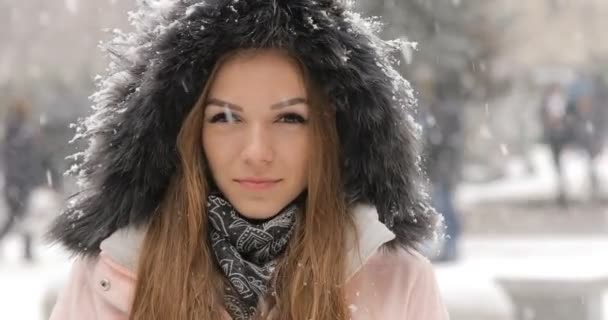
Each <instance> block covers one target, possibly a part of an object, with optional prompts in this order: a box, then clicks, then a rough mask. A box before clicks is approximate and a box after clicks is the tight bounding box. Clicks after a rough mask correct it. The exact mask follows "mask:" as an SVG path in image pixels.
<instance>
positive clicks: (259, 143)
mask: <svg viewBox="0 0 608 320" xmlns="http://www.w3.org/2000/svg"><path fill="white" fill-rule="evenodd" d="M248 131H249V134H248V137H246V138H245V140H246V141H245V145H244V148H243V158H244V160H245V162H246V163H247V164H248V165H250V166H253V167H259V166H266V165H268V164H270V163H271V162H272V160H274V150H273V149H274V148H273V146H272V135H271V134H270V130H269V129H267V128H264V126H263V125H255V126H252V127H251V130H248Z"/></svg>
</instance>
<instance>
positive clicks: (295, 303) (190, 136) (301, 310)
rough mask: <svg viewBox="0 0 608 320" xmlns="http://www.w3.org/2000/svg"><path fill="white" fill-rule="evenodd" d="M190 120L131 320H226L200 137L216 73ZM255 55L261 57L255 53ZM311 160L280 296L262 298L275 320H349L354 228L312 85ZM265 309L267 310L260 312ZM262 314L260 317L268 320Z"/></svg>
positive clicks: (329, 124)
mask: <svg viewBox="0 0 608 320" xmlns="http://www.w3.org/2000/svg"><path fill="white" fill-rule="evenodd" d="M245 53H247V54H249V53H250V50H248V51H246V52H243V51H240V52H238V53H232V54H229V55H226V56H225V57H223V58H222V59H221V60H220V61H219V62H218V63H217V64H216V66H215V69H214V71H213V72H212V74H211V76H210V78H209V80H208V81H207V85H206V87H205V89H204V90H203V94H202V95H201V97H200V98H199V100H198V101H197V103H196V105H195V106H194V108H193V109H192V111H191V112H190V114H189V115H188V116H187V118H186V120H185V121H184V124H183V125H182V128H181V131H180V133H179V136H178V139H177V146H178V151H179V155H180V159H181V162H180V166H179V169H178V171H177V173H176V174H175V176H174V178H173V180H172V182H171V184H170V186H169V188H168V192H167V194H166V196H165V198H164V199H163V201H162V204H161V206H160V208H159V209H158V210H159V211H158V212H157V213H156V214H155V216H154V218H153V219H152V220H151V222H150V224H149V226H148V230H147V233H146V236H145V239H144V242H143V245H142V248H141V252H140V257H139V270H138V281H137V285H136V290H135V298H134V301H133V305H132V310H131V316H130V319H131V320H160V319H162V320H166V319H180V320H181V319H189V320H195V319H196V320H198V319H221V318H222V312H221V311H219V310H222V308H221V306H223V288H224V283H225V280H224V277H223V275H221V273H220V272H219V270H218V267H217V265H216V264H215V261H214V258H213V253H212V252H211V249H210V248H211V247H210V244H209V243H208V240H207V231H208V226H207V212H206V198H207V194H208V192H209V183H208V181H209V180H207V179H208V178H210V177H207V176H206V174H205V173H206V168H205V159H204V152H203V149H202V141H201V132H202V125H203V124H202V122H203V121H202V119H203V115H204V107H205V101H206V99H207V94H208V90H209V86H210V83H212V81H213V78H214V75H215V73H216V71H217V69H218V68H219V67H220V66H221V64H222V62H223V61H225V60H226V59H229V58H230V57H232V56H234V55H235V54H245ZM252 54H255V52H253V53H252ZM299 65H300V67H301V70H302V72H303V73H304V77H305V80H306V83H307V89H308V90H307V91H308V99H309V104H310V117H311V118H310V120H311V121H309V125H310V126H311V127H310V129H311V130H310V132H311V137H312V139H311V149H313V150H315V152H312V153H311V158H310V160H309V161H310V164H309V175H308V187H307V198H306V202H305V205H304V208H303V210H302V212H301V215H300V216H299V217H298V223H297V230H296V232H295V233H294V235H293V236H292V239H291V240H290V244H289V246H288V248H287V249H286V253H285V254H284V256H283V257H282V258H280V263H279V266H278V268H277V271H276V274H275V278H274V290H275V291H274V292H272V293H269V295H268V297H266V298H265V299H264V304H265V305H267V306H270V307H269V308H270V309H272V313H271V314H272V318H273V319H292V320H309V319H315V320H316V319H328V320H329V319H332V320H335V319H347V317H348V316H347V315H348V310H347V308H346V302H345V300H344V280H345V270H346V265H345V260H346V259H345V253H346V241H345V239H346V237H347V233H348V232H354V230H355V228H354V223H353V221H352V218H351V217H350V216H349V215H348V213H347V206H346V203H345V199H344V195H343V193H342V182H341V179H340V158H339V154H340V151H339V141H338V139H339V138H338V134H337V129H336V124H335V116H334V113H333V111H331V108H330V107H329V106H330V103H329V101H328V99H327V98H326V97H325V96H324V95H323V94H322V93H321V92H320V90H318V89H317V88H316V87H315V86H314V84H313V83H312V82H311V81H310V77H308V76H307V74H306V69H305V68H304V66H303V64H302V63H299ZM260 309H267V308H260ZM266 311H267V310H258V312H259V313H260V314H259V315H258V316H257V318H267V317H268V316H267V315H266V314H265V313H266Z"/></svg>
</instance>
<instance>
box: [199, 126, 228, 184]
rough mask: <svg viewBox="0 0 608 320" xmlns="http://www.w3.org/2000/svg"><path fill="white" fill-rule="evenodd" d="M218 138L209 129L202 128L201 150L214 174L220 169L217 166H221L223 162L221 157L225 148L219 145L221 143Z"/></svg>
mask: <svg viewBox="0 0 608 320" xmlns="http://www.w3.org/2000/svg"><path fill="white" fill-rule="evenodd" d="M219 140H220V139H219V138H218V136H217V134H214V133H213V132H212V131H209V130H203V132H202V139H201V141H202V143H203V152H204V153H205V157H206V159H207V161H208V164H209V167H210V169H211V172H212V173H213V174H214V176H215V173H216V171H218V170H219V169H220V168H218V166H221V164H222V163H223V162H224V161H222V159H223V158H224V157H225V155H224V154H223V153H224V152H225V150H224V148H222V147H221V146H222V143H220V141H219ZM219 171H221V170H219Z"/></svg>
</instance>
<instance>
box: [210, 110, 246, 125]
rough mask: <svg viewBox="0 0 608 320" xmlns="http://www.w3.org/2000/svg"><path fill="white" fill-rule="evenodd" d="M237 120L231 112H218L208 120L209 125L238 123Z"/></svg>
mask: <svg viewBox="0 0 608 320" xmlns="http://www.w3.org/2000/svg"><path fill="white" fill-rule="evenodd" d="M238 121H239V118H238V117H237V116H236V115H235V114H234V113H232V112H220V113H218V114H216V115H214V116H212V117H211V119H209V122H210V123H231V122H238Z"/></svg>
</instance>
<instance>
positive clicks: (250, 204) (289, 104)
mask: <svg viewBox="0 0 608 320" xmlns="http://www.w3.org/2000/svg"><path fill="white" fill-rule="evenodd" d="M307 98H308V97H307V91H306V87H305V83H304V79H303V75H302V72H301V70H300V68H299V66H298V64H297V62H295V61H294V60H292V59H291V58H289V56H287V55H286V54H285V53H282V52H280V51H275V50H264V51H260V52H255V53H253V54H251V55H236V56H234V57H232V58H230V59H228V60H227V61H226V62H224V63H223V64H222V65H221V67H220V68H219V69H218V71H217V73H216V76H215V78H214V80H213V83H212V84H211V86H210V88H209V91H208V95H207V100H206V102H205V104H206V105H205V115H204V124H203V132H202V141H203V149H204V151H205V155H206V158H207V163H208V165H209V167H210V169H211V173H212V175H213V179H214V181H215V183H216V184H217V186H218V187H219V189H220V190H221V191H222V193H223V194H224V196H226V197H227V199H228V200H229V201H230V203H231V204H232V205H233V206H234V207H235V208H236V209H237V210H238V211H239V212H240V213H241V214H243V215H244V216H246V217H248V218H252V219H266V218H270V217H272V216H274V215H276V214H277V213H278V212H279V211H280V210H281V209H282V208H284V207H285V206H286V205H287V204H289V203H290V202H291V201H293V200H294V199H295V198H296V197H297V196H298V195H300V194H301V193H302V191H304V189H306V185H307V173H308V159H309V152H310V146H309V139H310V137H309V124H308V121H309V106H308V104H307V100H308V99H307Z"/></svg>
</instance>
